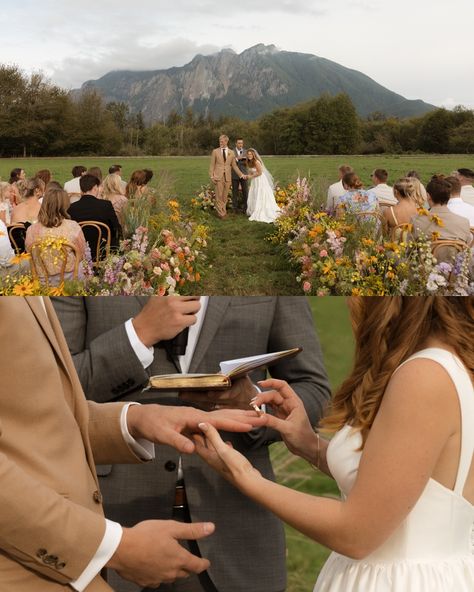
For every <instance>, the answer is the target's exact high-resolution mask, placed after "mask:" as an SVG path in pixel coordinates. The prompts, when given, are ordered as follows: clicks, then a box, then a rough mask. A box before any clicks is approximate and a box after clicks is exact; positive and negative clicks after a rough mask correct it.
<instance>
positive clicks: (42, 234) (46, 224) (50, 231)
mask: <svg viewBox="0 0 474 592" xmlns="http://www.w3.org/2000/svg"><path fill="white" fill-rule="evenodd" d="M68 207H69V196H68V194H67V193H66V191H64V189H63V188H62V187H59V188H58V187H54V186H51V184H50V185H49V186H48V189H47V190H46V193H45V195H44V199H43V203H42V205H41V209H40V211H39V214H38V222H36V223H35V224H32V225H31V226H30V227H29V228H28V230H27V231H26V240H25V246H26V250H27V251H28V252H29V251H31V246H32V245H33V244H34V243H36V242H38V241H41V240H42V239H44V238H46V237H55V238H63V239H65V240H66V241H67V242H68V243H71V244H73V245H74V246H75V247H76V249H77V256H78V258H79V261H82V260H83V259H84V257H85V253H86V240H85V238H84V233H83V232H82V228H81V227H80V226H79V224H78V223H77V222H75V221H74V220H71V218H70V216H69V214H68V211H67V210H68ZM56 259H57V257H56V256H53V255H52V256H51V257H50V258H48V259H47V261H46V264H47V268H48V271H49V272H50V273H49V281H50V283H52V284H53V285H54V284H55V283H59V279H60V275H59V274H60V271H61V266H62V261H58V260H56ZM75 263H76V259H75V257H74V254H73V253H71V254H70V255H69V256H68V260H67V264H66V275H65V279H71V278H72V272H73V270H74V265H75ZM40 271H41V270H38V273H39V272H40ZM81 272H82V269H81V266H79V277H81V276H82V273H81ZM55 276H57V277H55ZM56 279H57V282H56V281H55V280H56Z"/></svg>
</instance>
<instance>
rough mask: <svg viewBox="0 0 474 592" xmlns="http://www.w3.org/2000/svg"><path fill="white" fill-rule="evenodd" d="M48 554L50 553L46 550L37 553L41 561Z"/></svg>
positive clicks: (39, 550)
mask: <svg viewBox="0 0 474 592" xmlns="http://www.w3.org/2000/svg"><path fill="white" fill-rule="evenodd" d="M47 554H48V551H47V550H46V549H38V551H36V557H38V558H39V559H41V558H42V557H44V556H45V555H47Z"/></svg>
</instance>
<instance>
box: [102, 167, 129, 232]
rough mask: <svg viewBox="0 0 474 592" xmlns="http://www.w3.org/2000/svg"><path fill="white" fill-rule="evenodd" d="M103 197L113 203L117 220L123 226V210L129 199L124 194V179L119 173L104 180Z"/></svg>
mask: <svg viewBox="0 0 474 592" xmlns="http://www.w3.org/2000/svg"><path fill="white" fill-rule="evenodd" d="M102 197H103V199H107V200H108V201H110V202H111V204H112V205H113V207H114V210H115V213H116V214H117V218H118V219H119V222H120V224H122V217H121V214H122V209H123V207H124V206H125V205H126V204H127V202H128V199H127V198H126V197H125V195H124V193H123V184H122V179H121V178H120V175H119V174H118V173H112V174H111V175H107V177H105V180H104V184H103V187H102Z"/></svg>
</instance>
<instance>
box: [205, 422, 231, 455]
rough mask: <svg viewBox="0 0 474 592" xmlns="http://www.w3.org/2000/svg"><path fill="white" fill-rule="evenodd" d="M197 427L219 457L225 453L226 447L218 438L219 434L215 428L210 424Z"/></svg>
mask: <svg viewBox="0 0 474 592" xmlns="http://www.w3.org/2000/svg"><path fill="white" fill-rule="evenodd" d="M198 427H199V429H200V430H202V431H203V432H204V435H205V436H206V440H208V441H209V442H210V443H211V444H212V446H213V447H214V449H215V451H216V452H217V454H218V455H219V456H221V455H222V454H225V452H226V451H227V450H228V446H227V444H226V443H225V442H224V440H223V439H222V438H221V437H220V435H219V432H218V431H217V430H216V428H215V427H214V426H213V425H211V424H210V423H200V424H199V426H198Z"/></svg>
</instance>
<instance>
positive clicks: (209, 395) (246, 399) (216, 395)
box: [179, 376, 259, 410]
mask: <svg viewBox="0 0 474 592" xmlns="http://www.w3.org/2000/svg"><path fill="white" fill-rule="evenodd" d="M258 392H259V391H258V389H257V388H256V386H255V385H254V384H253V383H252V381H251V380H250V378H249V377H248V376H244V377H243V378H239V379H238V380H235V381H234V382H233V383H232V386H231V387H230V389H226V390H223V391H183V392H181V393H180V394H179V398H180V399H183V400H184V401H189V402H191V403H195V404H196V405H197V406H198V407H200V408H201V409H207V410H212V409H244V410H248V409H250V407H249V403H250V401H251V400H252V399H253V398H254V397H255V395H256V394H257V393H258Z"/></svg>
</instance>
